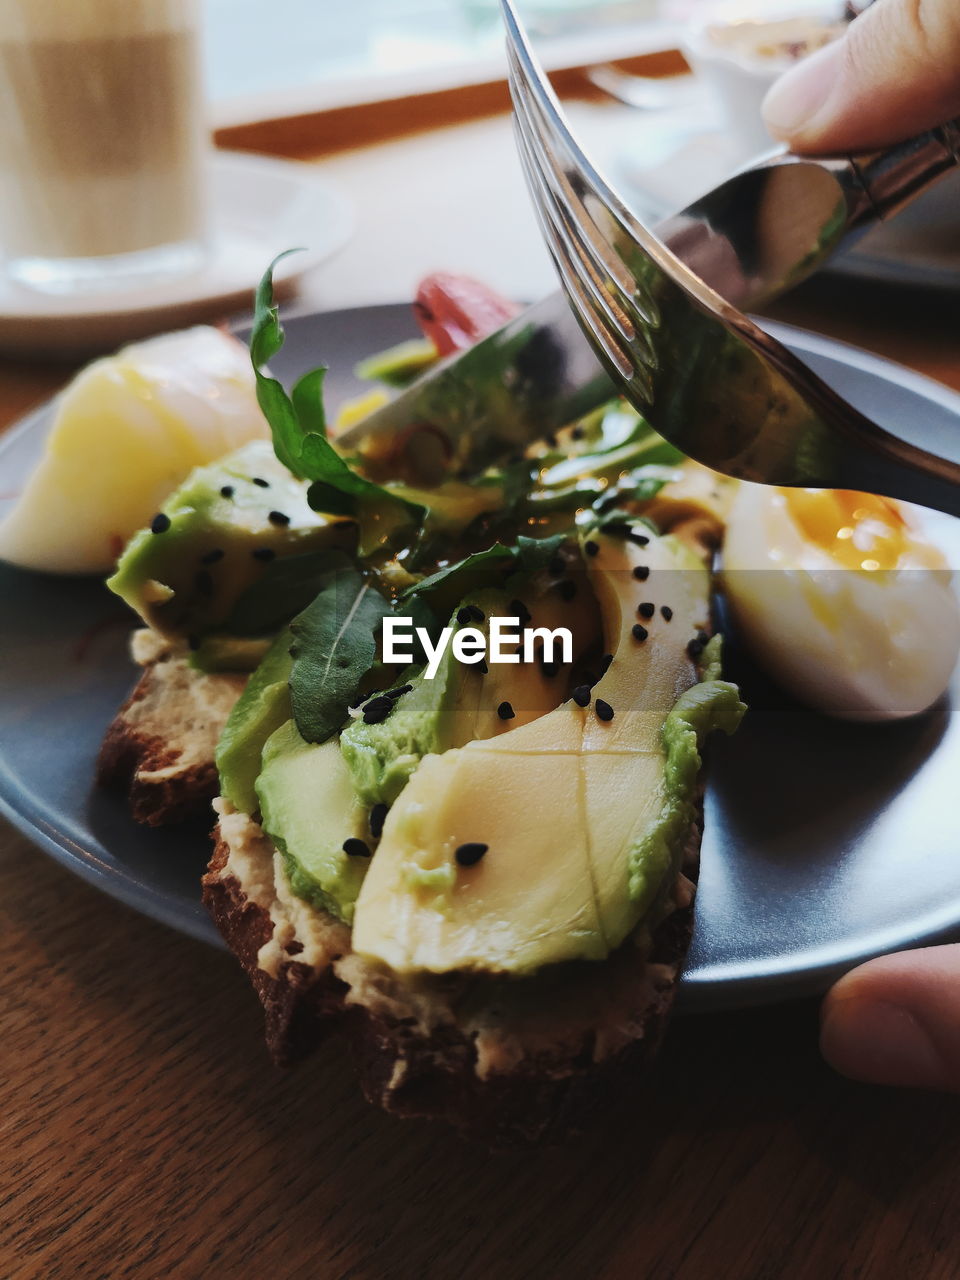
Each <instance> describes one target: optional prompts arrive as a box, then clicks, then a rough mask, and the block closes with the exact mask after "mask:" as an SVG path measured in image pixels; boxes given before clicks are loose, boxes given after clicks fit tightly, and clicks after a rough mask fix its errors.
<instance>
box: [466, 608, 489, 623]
mask: <svg viewBox="0 0 960 1280" xmlns="http://www.w3.org/2000/svg"><path fill="white" fill-rule="evenodd" d="M469 609H470V616H471V618H473V620H474V622H486V620H487V615H486V614H485V613H484V612H483V610H482V609H481V608H480V606H479V605H476V604H472V605H470V606H469Z"/></svg>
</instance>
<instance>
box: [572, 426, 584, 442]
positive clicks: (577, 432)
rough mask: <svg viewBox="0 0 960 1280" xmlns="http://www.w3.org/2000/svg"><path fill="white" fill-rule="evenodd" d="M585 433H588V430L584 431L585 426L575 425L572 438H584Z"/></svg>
mask: <svg viewBox="0 0 960 1280" xmlns="http://www.w3.org/2000/svg"><path fill="white" fill-rule="evenodd" d="M585 435H586V432H585V431H584V429H583V427H574V428H573V430H572V431H571V432H570V439H571V440H582V439H583V437H584V436H585Z"/></svg>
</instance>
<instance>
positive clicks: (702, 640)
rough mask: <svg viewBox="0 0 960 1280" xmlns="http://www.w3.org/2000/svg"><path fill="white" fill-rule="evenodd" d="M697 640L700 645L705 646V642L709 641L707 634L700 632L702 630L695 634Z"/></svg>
mask: <svg viewBox="0 0 960 1280" xmlns="http://www.w3.org/2000/svg"><path fill="white" fill-rule="evenodd" d="M697 639H698V640H699V641H700V643H701V644H703V645H705V644H706V643H707V641H708V640H709V639H710V636H709V633H708V632H706V631H702V630H701V631H698V632H697Z"/></svg>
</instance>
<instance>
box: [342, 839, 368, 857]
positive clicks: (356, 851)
mask: <svg viewBox="0 0 960 1280" xmlns="http://www.w3.org/2000/svg"><path fill="white" fill-rule="evenodd" d="M343 852H344V853H346V854H348V855H349V856H350V857H351V858H369V857H372V854H371V853H370V846H369V845H368V844H367V842H366V840H361V839H360V837H359V836H349V837H348V838H347V839H346V840H344V842H343Z"/></svg>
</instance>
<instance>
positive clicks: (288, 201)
mask: <svg viewBox="0 0 960 1280" xmlns="http://www.w3.org/2000/svg"><path fill="white" fill-rule="evenodd" d="M210 196H211V200H210V205H211V236H210V249H209V252H208V255H207V258H206V260H205V262H204V265H203V267H202V268H201V269H200V270H199V271H197V272H195V273H193V274H190V275H185V276H179V277H176V278H174V279H170V280H163V281H158V282H157V283H156V284H152V285H148V286H142V287H139V288H135V289H127V290H123V291H117V292H97V293H90V294H86V295H83V296H77V297H62V296H53V295H47V294H42V293H38V292H35V291H33V290H31V289H27V288H24V287H23V286H20V285H17V284H15V283H13V282H12V281H10V280H7V279H6V278H5V277H3V276H2V274H0V350H2V351H3V352H5V353H8V354H9V353H16V354H23V353H28V352H30V353H43V354H57V355H84V354H88V353H91V352H94V351H100V350H106V349H109V348H112V347H116V346H117V345H119V344H120V343H121V342H128V341H131V340H132V339H134V338H140V337H143V336H144V335H146V334H148V333H160V332H162V331H165V330H169V329H176V328H178V327H181V326H183V325H187V324H194V323H196V322H197V321H200V320H210V319H216V318H218V317H219V316H222V315H225V314H228V313H229V312H231V311H235V310H237V309H239V308H244V307H245V308H249V306H250V301H251V295H252V289H253V285H254V284H255V283H256V281H257V280H259V278H260V276H261V275H262V274H263V271H264V268H265V267H266V266H267V263H268V262H269V261H270V259H271V258H272V257H274V255H275V254H277V253H279V252H281V251H282V250H283V249H290V248H296V247H299V246H301V245H302V246H305V251H304V252H303V253H297V254H294V255H291V257H289V258H287V259H285V260H284V262H283V263H281V264H280V266H279V267H278V270H277V277H276V278H277V284H278V286H279V292H280V294H281V296H282V295H283V293H284V292H287V293H289V292H290V290H291V288H292V286H293V284H294V283H295V281H296V280H297V279H298V278H299V277H300V276H302V275H303V274H304V273H305V272H307V271H309V270H310V269H311V268H313V267H315V266H317V264H318V263H320V262H322V261H324V260H325V259H326V258H329V257H330V256H331V255H332V254H334V253H336V252H337V251H338V250H339V249H341V248H342V247H343V246H344V244H345V243H346V242H347V240H348V239H349V238H350V235H351V233H352V230H353V210H352V207H351V205H350V202H349V201H348V200H347V198H346V196H344V195H343V194H342V193H341V192H340V190H339V188H337V187H335V186H333V185H332V184H331V183H330V182H329V181H328V180H327V179H326V178H324V177H322V176H321V175H320V174H318V173H317V171H316V170H315V169H314V168H313V166H312V165H309V164H299V163H297V162H295V161H290V160H277V159H273V158H271V157H267V156H256V155H248V154H244V153H243V152H229V151H217V152H214V153H213V154H212V155H211V157H210Z"/></svg>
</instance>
